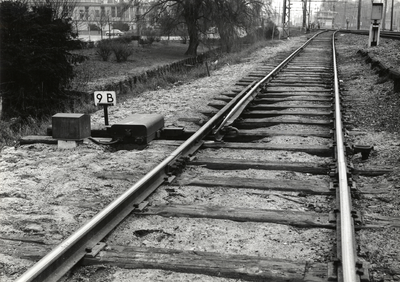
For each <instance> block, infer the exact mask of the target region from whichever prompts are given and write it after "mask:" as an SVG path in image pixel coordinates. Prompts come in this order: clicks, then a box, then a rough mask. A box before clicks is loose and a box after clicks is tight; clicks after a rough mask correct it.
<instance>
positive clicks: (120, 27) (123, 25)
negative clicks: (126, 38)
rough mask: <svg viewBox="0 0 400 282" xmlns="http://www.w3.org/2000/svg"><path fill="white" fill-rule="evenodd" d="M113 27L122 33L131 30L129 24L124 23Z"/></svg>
mask: <svg viewBox="0 0 400 282" xmlns="http://www.w3.org/2000/svg"><path fill="white" fill-rule="evenodd" d="M112 27H113V28H115V29H119V30H120V31H128V30H129V25H128V24H127V23H123V22H116V23H113V25H112Z"/></svg>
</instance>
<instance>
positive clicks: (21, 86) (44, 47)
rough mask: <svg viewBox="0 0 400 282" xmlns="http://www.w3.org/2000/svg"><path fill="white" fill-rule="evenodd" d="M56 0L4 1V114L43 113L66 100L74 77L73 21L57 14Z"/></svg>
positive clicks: (0, 51)
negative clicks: (34, 0)
mask: <svg viewBox="0 0 400 282" xmlns="http://www.w3.org/2000/svg"><path fill="white" fill-rule="evenodd" d="M52 3H53V2H46V3H42V4H41V5H39V4H38V5H32V6H29V7H28V4H27V1H1V2H0V41H1V44H0V57H1V58H2V59H1V61H0V63H1V67H0V72H1V73H0V77H1V84H0V93H1V95H2V112H1V115H2V116H1V118H2V119H3V120H9V119H11V118H13V117H29V116H32V117H38V118H40V117H43V116H47V115H50V114H53V112H54V111H55V110H56V109H57V108H58V107H59V105H60V104H63V103H64V101H65V100H66V99H68V97H67V96H66V95H65V91H64V90H65V88H66V86H67V85H68V83H69V81H70V80H71V79H72V78H73V75H74V74H73V68H72V65H71V62H70V60H69V59H70V58H71V56H70V54H69V52H68V46H69V45H70V42H71V40H72V39H73V36H74V33H73V31H72V25H71V22H70V21H69V20H68V19H59V18H56V17H55V14H54V13H55V12H54V10H53V8H52V6H51V5H52Z"/></svg>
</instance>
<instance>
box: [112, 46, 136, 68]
mask: <svg viewBox="0 0 400 282" xmlns="http://www.w3.org/2000/svg"><path fill="white" fill-rule="evenodd" d="M111 48H112V51H113V52H114V55H115V59H116V60H117V62H119V63H120V62H125V61H127V60H128V57H129V56H130V55H132V54H133V50H132V48H131V47H130V46H129V45H126V44H123V43H118V42H114V43H113V44H112V45H111Z"/></svg>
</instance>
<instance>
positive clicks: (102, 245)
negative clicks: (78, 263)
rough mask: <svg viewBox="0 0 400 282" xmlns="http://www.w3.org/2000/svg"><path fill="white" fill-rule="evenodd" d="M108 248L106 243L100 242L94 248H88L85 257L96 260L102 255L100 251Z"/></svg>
mask: <svg viewBox="0 0 400 282" xmlns="http://www.w3.org/2000/svg"><path fill="white" fill-rule="evenodd" d="M106 246H107V244H106V243H104V242H99V243H97V244H96V245H95V246H94V247H92V248H86V249H85V250H86V254H85V256H87V257H91V258H94V257H96V256H97V254H98V253H100V251H102V250H103V249H104V248H105V247H106Z"/></svg>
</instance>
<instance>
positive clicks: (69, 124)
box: [52, 113, 90, 141]
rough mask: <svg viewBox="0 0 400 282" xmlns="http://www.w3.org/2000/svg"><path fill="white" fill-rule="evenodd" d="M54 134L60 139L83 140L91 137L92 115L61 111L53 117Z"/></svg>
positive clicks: (54, 136) (55, 137)
mask: <svg viewBox="0 0 400 282" xmlns="http://www.w3.org/2000/svg"><path fill="white" fill-rule="evenodd" d="M52 136H53V138H54V139H58V140H75V141H78V140H83V139H85V138H88V137H90V116H89V115H86V114H73V113H59V114H55V115H54V116H53V117H52Z"/></svg>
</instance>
